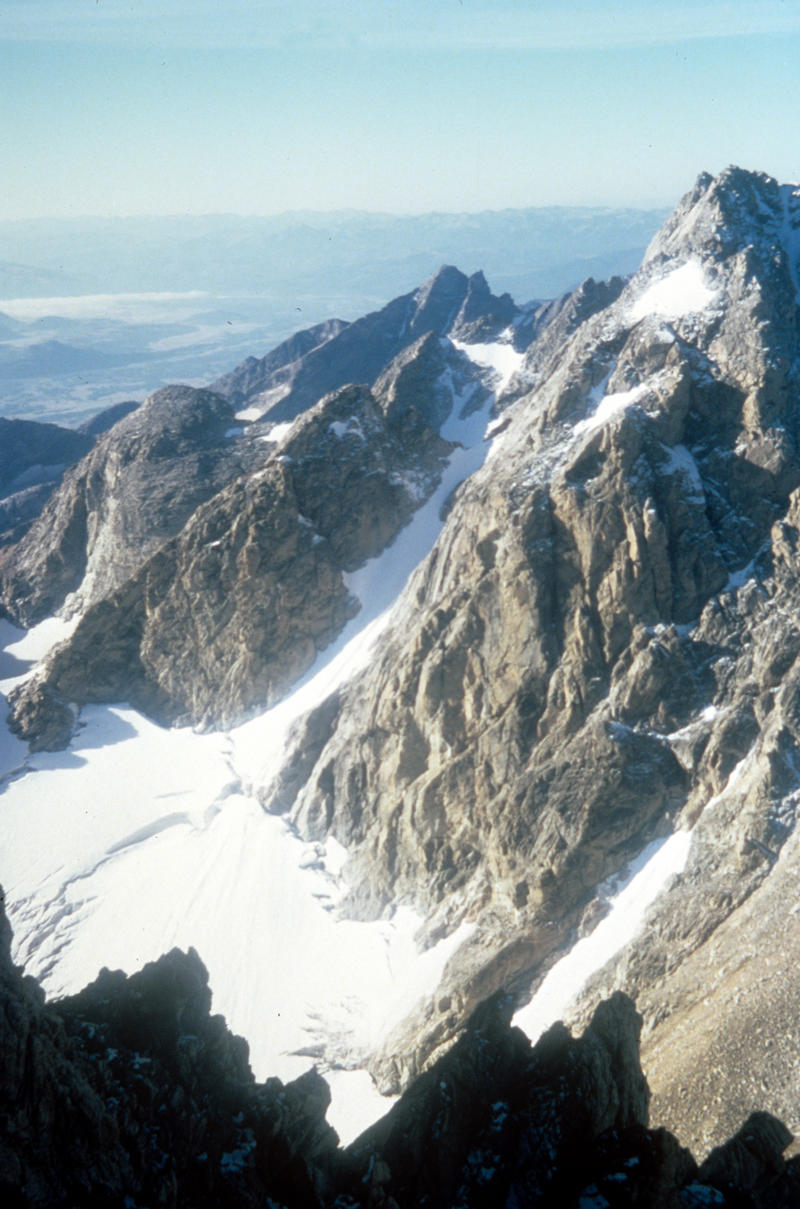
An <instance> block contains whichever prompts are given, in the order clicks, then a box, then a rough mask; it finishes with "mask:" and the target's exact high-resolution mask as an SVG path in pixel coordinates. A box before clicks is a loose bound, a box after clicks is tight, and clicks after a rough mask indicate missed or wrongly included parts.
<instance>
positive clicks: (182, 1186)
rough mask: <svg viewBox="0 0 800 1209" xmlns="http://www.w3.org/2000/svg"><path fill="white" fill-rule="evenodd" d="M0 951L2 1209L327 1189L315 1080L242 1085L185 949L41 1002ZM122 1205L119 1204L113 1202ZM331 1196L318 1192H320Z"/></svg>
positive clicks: (239, 1053) (226, 1037) (329, 1164)
mask: <svg viewBox="0 0 800 1209" xmlns="http://www.w3.org/2000/svg"><path fill="white" fill-rule="evenodd" d="M9 936H10V932H9V928H8V924H7V923H6V921H5V917H3V935H2V954H0V1003H1V1006H0V1047H1V1049H2V1062H1V1063H0V1090H1V1091H2V1105H1V1106H0V1122H1V1123H2V1125H1V1127H0V1188H1V1189H2V1191H3V1194H4V1203H5V1204H7V1205H12V1206H15V1205H16V1206H23V1205H24V1206H57V1205H58V1206H60V1205H63V1206H67V1205H86V1206H89V1205H98V1206H99V1205H118V1206H122V1205H123V1204H124V1203H130V1200H132V1201H133V1202H134V1203H138V1204H161V1205H188V1204H196V1205H242V1206H250V1205H253V1206H255V1205H260V1206H262V1205H264V1204H265V1203H268V1202H266V1199H265V1198H266V1197H267V1196H268V1195H269V1196H271V1197H273V1198H274V1200H273V1202H272V1203H278V1204H283V1205H286V1206H295V1205H296V1206H298V1207H300V1206H303V1207H305V1206H316V1205H321V1204H323V1203H326V1202H327V1200H328V1196H327V1193H328V1190H329V1189H330V1187H331V1185H332V1173H333V1170H334V1164H335V1153H336V1143H337V1139H336V1134H335V1133H334V1131H333V1130H332V1129H331V1128H330V1127H329V1126H328V1125H326V1123H325V1121H324V1112H325V1109H326V1107H327V1104H328V1101H329V1093H328V1089H327V1086H326V1085H325V1083H324V1082H323V1081H322V1079H321V1078H320V1077H319V1076H318V1075H316V1074H314V1073H313V1072H309V1073H308V1074H307V1075H304V1076H302V1077H301V1078H300V1079H298V1080H296V1081H295V1082H294V1083H290V1084H288V1085H287V1086H285V1087H284V1086H283V1085H282V1084H281V1083H280V1081H279V1080H277V1079H271V1080H268V1082H267V1083H266V1084H258V1085H257V1084H255V1083H254V1082H253V1078H252V1074H251V1072H250V1068H249V1066H248V1063H247V1045H246V1043H245V1042H244V1041H243V1040H242V1039H241V1038H239V1037H235V1036H233V1035H232V1034H231V1033H229V1032H228V1029H227V1028H226V1026H225V1022H224V1021H223V1019H222V1017H221V1016H210V1015H209V1005H210V1002H211V994H210V991H209V988H208V981H207V976H206V972H205V969H204V968H203V965H202V963H201V962H200V960H199V958H198V957H197V954H196V953H194V951H193V950H190V952H189V953H188V954H184V953H181V952H178V951H177V950H175V951H173V952H172V953H170V954H168V955H167V956H166V957H163V958H161V960H160V961H158V962H156V963H154V964H152V965H149V966H146V967H145V968H144V969H143V970H142V971H141V973H139V974H136V975H134V976H133V977H131V978H130V979H128V978H126V977H125V976H124V975H123V974H121V973H119V972H118V973H114V974H112V973H110V972H109V971H107V970H105V971H103V972H102V973H101V975H100V977H99V978H98V979H97V981H96V982H94V983H93V984H92V985H91V986H90V987H87V989H86V990H85V991H83V992H82V993H81V994H80V995H77V996H75V997H73V998H71V999H68V1000H62V1001H61V1003H59V1004H58V1005H57V1006H56V1007H51V1006H49V1005H45V1004H44V1001H43V996H42V994H41V992H40V991H39V988H38V986H37V985H36V984H35V983H34V982H33V980H32V979H22V977H21V976H20V974H19V972H18V971H16V970H15V969H14V967H13V966H12V965H11V962H10V959H9V956H8V942H9ZM126 1198H130V1200H128V1201H127V1202H126ZM331 1199H332V1198H331Z"/></svg>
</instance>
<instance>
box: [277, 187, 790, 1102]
mask: <svg viewBox="0 0 800 1209" xmlns="http://www.w3.org/2000/svg"><path fill="white" fill-rule="evenodd" d="M799 209H800V207H798V199H797V197H796V195H795V194H793V193H792V192H791V190H787V189H784V190H781V189H780V188H779V186H778V185H777V184H776V183H775V182H774V181H771V180H770V179H769V178H766V177H760V176H757V175H754V174H747V173H740V172H738V171H735V170H734V171H730V172H728V173H727V174H725V175H723V177H722V178H720V179H719V180H711V179H710V178H702V179H701V180H700V181H699V182H698V186H697V188H696V189H695V191H694V193H693V194H691V195H689V196H688V197H687V198H686V199H684V202H683V203H682V205H681V206H680V207H679V209H678V210H677V211H676V214H675V215H674V217H673V218H672V219H671V220H670V222H669V223H668V224H667V226H666V227H665V229H664V231H663V232H662V234H661V235H660V236H659V237H658V238H657V239H656V241H655V242H654V244H653V245H652V247H651V249H650V250H649V253H648V256H647V258H646V261H645V263H644V265H643V267H642V269H641V270H640V272H639V273H638V274H637V275H636V276H635V277H634V279H633V280H632V281H631V282H630V283H629V285H628V286H627V287H626V288H625V290H624V291H623V292H622V293H621V294H620V296H619V298H618V299H617V301H615V302H613V303H612V304H611V305H610V306H609V307H607V308H605V309H603V310H601V311H600V312H599V313H597V314H596V315H594V316H593V317H590V318H589V319H588V320H586V321H585V322H584V323H583V324H581V325H580V326H579V327H578V328H577V330H576V332H575V334H574V336H573V337H572V338H571V340H569V341H568V342H567V344H566V345H561V346H559V347H557V348H555V349H553V350H552V352H550V353H549V354H548V355H547V356H544V357H543V360H542V361H541V362H540V364H539V366H538V368H537V370H536V375H537V379H538V380H539V381H540V382H541V385H539V386H538V387H535V388H534V389H533V390H532V391H530V392H529V393H526V392H525V389H524V382H522V381H521V378H522V375H520V376H518V378H517V379H516V386H515V389H516V392H517V395H518V398H517V400H516V402H512V403H511V404H510V405H509V406H508V407H507V409H506V411H505V412H504V424H505V429H504V431H503V432H502V434H501V435H500V436H498V438H497V442H496V445H497V448H496V452H495V451H494V450H493V452H492V455H491V456H490V458H489V460H488V461H487V463H486V465H485V466H484V468H483V469H482V470H481V471H479V472H478V473H477V474H476V475H474V476H473V477H472V479H470V480H469V481H468V482H467V483H466V484H465V485H464V486H463V487H462V488H461V491H460V493H459V495H458V497H457V498H456V500H455V502H454V504H453V506H452V509H451V512H450V515H449V518H448V521H447V524H446V526H445V529H444V531H443V533H442V536H441V538H440V540H439V542H438V544H437V546H436V547H435V549H434V550H433V551H432V553H431V555H430V556H429V558H428V559H427V560H426V562H425V563H424V564H423V565H422V566H421V567H420V568H419V570H418V571H417V573H416V575H415V576H414V578H413V579H412V581H411V583H410V584H409V586H408V589H407V591H406V593H405V596H404V598H403V600H402V602H401V603H400V605H399V606H398V608H397V610H396V612H395V615H394V617H393V621H392V625H391V628H390V631H389V633H388V635H387V638H386V640H385V643H384V646H383V648H382V650H381V652H380V654H379V657H378V658H377V659H376V660H375V662H374V664H373V666H371V667H370V668H369V669H367V670H366V671H365V672H364V673H363V674H362V675H361V676H360V677H359V678H358V680H356V681H355V682H353V683H352V685H350V686H348V688H347V689H346V690H345V691H344V693H343V694H342V695H341V697H340V699H339V701H338V702H337V705H336V716H335V722H334V723H333V725H328V726H327V727H325V728H322V727H320V728H317V733H318V735H320V736H322V737H324V741H323V742H320V743H319V745H318V749H317V751H316V752H315V753H312V752H311V751H310V750H309V744H308V742H307V736H305V735H304V737H303V743H304V747H303V752H304V760H305V766H306V767H309V766H310V765H311V757H312V755H313V754H316V763H315V764H314V765H313V770H312V772H311V774H310V775H309V776H308V778H307V779H306V780H305V781H304V783H302V784H301V785H297V784H295V785H292V786H291V788H290V789H289V790H287V786H286V784H285V783H284V782H283V781H281V780H280V779H279V780H278V782H277V783H275V784H273V785H270V786H267V787H265V801H267V802H268V803H269V804H270V805H272V806H279V807H280V808H282V809H290V810H291V811H292V817H293V818H294V820H295V821H296V822H297V824H298V826H299V827H300V828H301V830H303V831H304V832H306V833H308V834H311V835H322V834H324V833H325V832H326V831H327V830H329V829H332V830H333V832H334V834H336V835H337V836H338V837H339V838H340V839H341V840H342V842H343V843H345V844H346V845H348V847H349V848H350V850H351V853H352V857H351V864H350V867H349V872H350V877H351V881H352V885H353V895H352V906H353V909H355V910H358V911H362V912H364V913H367V914H369V913H372V912H376V911H380V910H382V909H383V908H384V907H385V906H386V905H387V904H388V903H390V902H391V901H393V900H394V899H396V898H397V897H398V896H406V897H411V898H413V899H414V900H415V901H417V902H418V903H421V904H422V906H423V907H424V909H425V910H426V911H427V912H428V913H429V914H430V915H431V918H432V924H431V927H432V929H433V930H434V931H435V930H436V928H438V927H441V926H445V927H447V926H450V924H451V923H452V921H453V920H455V919H459V918H462V917H464V916H465V915H470V916H471V917H473V918H477V920H478V925H479V926H478V931H477V933H476V935H475V937H474V938H473V939H472V940H471V941H470V942H469V945H468V947H467V949H466V950H465V951H464V952H462V954H461V955H460V957H459V958H456V959H454V961H453V963H452V965H451V968H450V970H449V971H448V972H447V974H446V976H445V982H444V984H443V987H442V994H441V996H440V998H441V1002H442V1003H444V1004H445V1007H444V1008H441V1009H439V1008H437V1007H436V1005H435V1004H434V1003H431V1004H430V1005H428V1009H427V1011H426V1013H425V1018H424V1021H423V1022H421V1021H420V1019H419V1018H418V1019H417V1020H416V1021H415V1022H414V1023H413V1026H410V1029H409V1032H408V1033H407V1035H406V1036H405V1037H397V1036H396V1037H394V1038H393V1039H392V1041H391V1042H390V1044H389V1046H387V1049H386V1053H385V1055H384V1058H383V1059H381V1060H379V1062H378V1063H377V1065H376V1068H375V1069H376V1071H378V1072H379V1073H380V1074H381V1077H382V1078H383V1079H384V1080H385V1081H387V1082H388V1083H390V1084H391V1083H392V1082H394V1083H395V1084H396V1083H397V1081H398V1079H399V1080H400V1081H402V1078H403V1077H407V1076H408V1075H409V1074H413V1073H414V1071H416V1070H417V1069H419V1067H420V1064H424V1062H425V1061H426V1060H427V1058H426V1055H428V1054H430V1053H432V1052H436V1049H437V1047H438V1046H439V1045H441V1044H442V1043H443V1042H446V1040H447V1037H448V1036H449V1035H451V1033H452V1029H453V1027H457V1025H458V1021H459V1020H460V1019H461V1018H462V1013H463V1012H464V1011H465V1010H468V1009H469V1006H470V1005H471V1004H472V1003H474V1002H475V1001H476V999H477V998H479V997H480V996H481V995H482V994H485V993H486V991H487V989H491V988H492V987H493V986H496V985H509V984H510V985H515V986H516V985H520V984H521V983H522V981H523V980H524V978H525V977H527V978H528V980H529V981H530V979H531V978H535V977H536V972H537V970H539V971H541V969H542V967H543V964H544V963H546V961H547V959H548V957H549V955H550V954H552V953H553V951H554V950H555V949H557V948H558V946H559V944H561V943H562V942H563V940H564V939H565V938H566V936H567V934H568V932H569V929H570V928H572V927H573V926H574V925H575V924H576V923H577V921H578V918H579V913H580V911H581V910H582V909H583V908H584V907H585V906H586V905H587V904H588V903H589V901H590V900H591V898H592V896H593V893H594V890H595V887H596V886H597V885H598V883H600V882H601V881H602V880H603V879H604V878H606V877H608V876H609V875H610V874H612V873H614V872H615V871H617V870H618V869H620V868H621V867H622V866H624V864H625V862H626V861H627V860H628V859H629V858H630V857H631V856H632V855H634V853H636V852H638V851H639V850H640V849H641V848H642V847H643V845H644V844H645V842H646V841H647V840H649V839H651V838H652V837H653V836H657V835H659V834H664V833H665V832H666V831H669V830H671V829H672V828H673V827H676V826H686V827H688V826H691V825H692V824H693V823H694V822H695V820H696V819H697V818H698V817H700V816H701V815H703V814H704V808H705V807H706V805H707V804H708V802H709V800H710V799H713V798H714V795H716V794H718V793H719V792H720V791H721V790H722V789H723V788H724V786H725V784H726V782H727V779H728V777H729V776H730V774H731V772H732V770H733V768H734V767H735V766H736V765H737V763H738V762H739V761H740V760H741V759H742V757H743V756H745V755H747V753H748V752H749V751H750V749H751V746H752V745H753V744H755V748H754V750H753V753H752V760H751V766H752V769H753V771H752V773H751V774H750V777H749V778H748V781H749V783H750V784H749V788H748V789H745V788H744V785H745V783H744V782H743V783H742V790H741V792H740V793H739V794H738V795H737V798H736V802H735V804H734V803H733V802H732V803H731V806H730V808H728V809H723V808H716V810H715V811H712V812H709V815H708V817H707V819H706V818H705V816H704V819H703V821H702V824H698V829H697V831H696V834H695V844H694V849H693V852H694V855H693V856H692V858H691V863H690V866H689V869H690V873H689V874H688V875H687V876H689V877H691V878H692V879H693V881H694V884H695V887H696V892H695V897H694V898H692V897H691V895H690V894H689V892H688V891H687V901H686V902H685V904H684V906H683V907H682V908H681V909H680V910H679V911H678V913H677V915H676V921H675V923H674V924H673V925H672V926H670V928H669V933H668V937H667V935H666V934H665V936H664V941H663V949H664V951H665V952H666V951H669V953H670V957H669V961H670V962H677V961H679V960H680V959H681V957H682V956H684V955H685V953H686V952H687V951H688V950H689V949H691V947H693V945H694V944H695V943H696V940H697V937H702V936H704V935H707V934H708V931H709V930H710V929H712V928H713V926H714V924H715V923H717V922H720V921H721V920H722V919H723V918H724V917H725V915H726V914H727V913H728V912H729V911H730V910H731V909H732V907H734V906H735V905H736V904H737V903H739V902H741V901H743V900H744V899H745V898H746V897H747V895H748V894H749V893H750V892H751V891H752V890H753V889H754V888H755V887H756V886H757V885H758V884H759V883H760V882H761V881H762V880H763V878H764V876H765V875H766V873H767V872H768V871H769V868H770V862H771V861H772V860H774V858H775V856H776V855H777V853H778V852H779V851H780V847H781V844H782V842H783V839H784V838H785V836H786V835H787V834H788V830H789V829H790V828H791V826H793V822H794V810H793V806H792V805H791V803H792V801H793V794H794V791H795V788H796V774H795V772H794V771H793V765H792V759H791V756H790V754H789V753H790V752H791V751H793V750H795V746H796V735H795V732H794V727H793V722H792V721H791V718H792V714H791V710H790V708H789V707H788V706H786V705H784V704H783V703H784V702H787V701H788V700H789V699H790V697H791V687H790V684H791V680H790V679H789V680H787V675H788V673H789V669H790V668H791V667H792V664H793V661H794V657H795V653H796V652H795V648H796V642H795V636H794V634H793V633H791V634H790V633H789V631H790V630H792V628H793V627H792V623H791V620H790V618H791V616H792V611H793V607H794V606H792V605H790V604H789V600H790V599H792V598H793V592H794V591H795V590H796V585H795V570H794V549H795V545H794V542H795V539H794V536H793V535H794V533H795V529H794V522H793V516H794V510H795V508H796V503H795V492H796V489H797V486H798V482H800V461H799V460H798V453H797V446H796V440H795V436H794V434H795V433H796V431H797V408H798V401H799V400H800V395H799V394H798V377H797V358H796V351H797V307H796V292H795V281H796V271H797V270H796V263H797V244H796V240H795V238H794V236H793V235H792V231H793V229H794V227H793V224H796V223H797V221H798V210H799ZM533 348H534V349H535V348H536V345H534V346H533ZM530 356H531V354H529V357H530ZM759 552H761V553H759ZM756 556H759V557H760V559H761V561H760V562H759V561H758V559H757V560H756V562H755V563H753V562H752V560H753V559H754V558H756ZM765 559H766V560H767V561H766V562H765V561H764V560H765ZM773 562H777V563H778V564H780V565H782V566H783V567H785V568H786V570H784V571H783V572H781V570H780V567H778V568H777V570H772V569H771V568H770V563H773ZM751 564H752V565H751ZM739 580H741V581H742V583H743V586H741V587H737V586H736V584H737V582H739ZM745 580H746V581H748V582H747V583H744V581H745ZM776 615H777V616H776ZM784 615H785V616H786V622H785V624H784V623H782V622H780V621H779V620H778V619H777V617H778V616H784ZM781 681H782V682H783V687H782V688H781V689H780V691H777V688H778V684H779V682H781ZM742 794H744V801H743V800H742ZM784 816H785V817H784ZM707 833H708V837H709V838H708V839H706V838H705V837H706V834H707ZM765 850H766V851H767V852H768V853H770V854H771V855H770V856H766V857H765ZM691 870H695V872H694V873H692V872H691ZM701 888H702V889H703V890H704V891H705V897H704V899H703V905H702V906H701V905H700V903H699V902H698V900H697V896H698V895H699V894H700V891H701ZM709 896H710V902H707V899H708V898H709ZM661 926H662V929H665V928H666V925H664V924H663V923H662V925H661ZM679 934H680V935H679ZM693 937H694V938H695V939H692V938H693ZM539 976H540V975H539ZM398 1054H402V1055H403V1057H402V1058H401V1059H398V1058H397V1055H398ZM398 1063H399V1066H398Z"/></svg>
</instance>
